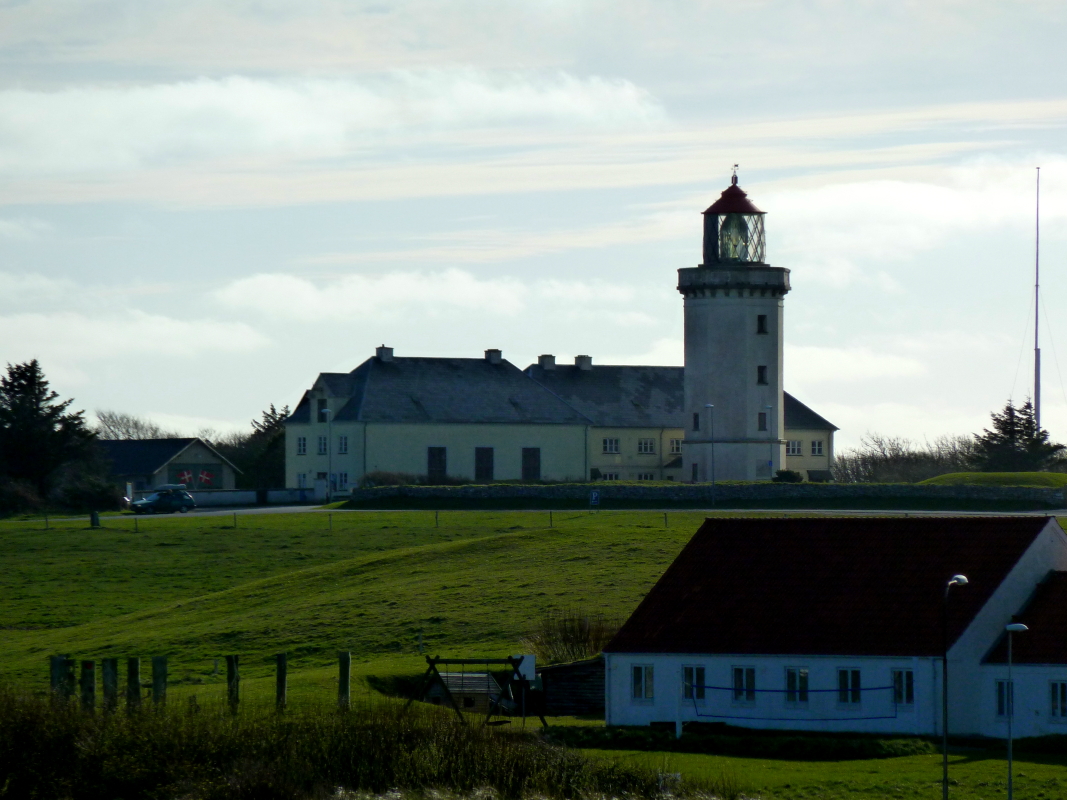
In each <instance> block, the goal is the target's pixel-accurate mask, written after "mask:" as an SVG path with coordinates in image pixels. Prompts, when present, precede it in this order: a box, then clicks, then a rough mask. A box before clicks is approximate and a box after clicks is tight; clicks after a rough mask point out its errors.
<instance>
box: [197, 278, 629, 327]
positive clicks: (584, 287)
mask: <svg viewBox="0 0 1067 800" xmlns="http://www.w3.org/2000/svg"><path fill="white" fill-rule="evenodd" d="M636 294H637V292H636V289H635V287H632V286H614V285H608V284H600V283H583V282H581V281H563V280H546V281H539V282H535V283H532V284H527V283H524V282H522V281H520V280H518V279H516V278H510V277H501V278H488V279H483V278H478V277H476V276H474V275H472V274H470V273H469V272H465V271H463V270H460V269H454V268H453V269H446V270H443V271H440V272H425V273H421V272H392V273H388V274H384V275H359V274H356V275H345V276H343V277H340V278H335V279H333V280H329V281H326V282H324V283H322V284H321V285H317V284H315V283H313V282H312V281H310V280H307V279H305V278H297V277H295V276H292V275H282V274H269V275H254V276H252V277H248V278H240V279H238V280H236V281H234V282H232V283H230V284H229V285H227V286H225V287H223V288H222V289H220V290H218V291H216V292H215V293H214V297H215V299H216V300H217V301H218V302H219V303H221V304H222V305H224V306H226V307H228V308H233V309H247V310H251V311H256V312H259V313H261V314H264V315H266V316H270V317H274V318H282V319H295V320H305V321H319V320H328V319H332V320H337V319H341V320H344V319H355V318H373V319H378V320H387V319H397V318H407V317H410V316H412V315H417V318H423V319H429V318H443V317H452V316H455V315H457V314H464V313H470V312H477V313H479V314H488V315H490V316H494V317H498V318H500V319H501V320H502V321H503V320H506V319H507V318H510V317H512V316H514V315H516V314H519V313H520V312H522V311H523V310H524V309H525V308H526V307H527V305H528V304H529V303H532V302H534V303H535V302H538V301H543V302H546V303H552V304H553V307H554V308H557V309H558V308H559V307H560V306H563V307H565V308H577V307H585V308H586V309H587V310H589V309H588V306H589V305H590V304H592V303H593V302H594V301H595V302H599V303H607V304H618V305H623V304H626V303H628V302H630V301H631V300H633V299H634V298H635V297H636ZM631 321H633V320H631ZM502 324H503V322H502Z"/></svg>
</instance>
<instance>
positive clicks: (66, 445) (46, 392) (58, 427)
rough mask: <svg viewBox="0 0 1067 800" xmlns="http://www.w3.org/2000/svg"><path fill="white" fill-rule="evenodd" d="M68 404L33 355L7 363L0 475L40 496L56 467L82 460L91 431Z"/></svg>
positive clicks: (0, 386) (0, 400) (1, 388)
mask: <svg viewBox="0 0 1067 800" xmlns="http://www.w3.org/2000/svg"><path fill="white" fill-rule="evenodd" d="M57 401H58V402H57ZM72 402H73V400H62V401H59V395H58V394H57V393H56V392H54V391H52V390H51V389H49V387H48V381H47V380H46V379H45V377H44V373H43V372H42V371H41V365H40V364H39V363H38V362H37V359H34V360H32V361H29V362H27V363H25V364H15V365H11V364H8V365H7V374H6V375H5V376H3V377H2V378H0V474H2V475H4V476H6V477H8V478H11V479H12V480H16V481H25V482H26V483H29V484H30V485H32V486H33V487H34V488H35V489H36V490H37V492H38V493H39V494H40V495H41V496H42V497H44V496H45V495H47V494H48V491H49V489H50V488H51V487H52V483H53V480H54V479H55V477H56V475H57V473H58V472H59V470H60V468H61V467H63V466H65V465H67V464H70V463H72V462H76V461H81V460H83V459H85V458H87V457H88V456H89V453H90V447H91V446H92V442H93V438H94V437H93V433H92V431H90V430H89V429H88V428H87V427H86V425H85V419H84V417H83V415H84V412H83V411H75V412H69V411H68V410H67V409H68V408H69V407H70V404H71V403H72Z"/></svg>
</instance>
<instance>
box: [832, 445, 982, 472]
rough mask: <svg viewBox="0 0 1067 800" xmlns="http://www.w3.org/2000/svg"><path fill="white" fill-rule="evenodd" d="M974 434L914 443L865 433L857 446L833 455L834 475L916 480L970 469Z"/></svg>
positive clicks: (972, 459) (973, 452) (972, 460)
mask: <svg viewBox="0 0 1067 800" xmlns="http://www.w3.org/2000/svg"><path fill="white" fill-rule="evenodd" d="M974 455H975V440H974V437H973V436H967V435H961V436H939V437H937V438H936V439H934V440H933V441H930V440H927V441H924V442H923V443H922V444H917V443H915V442H913V441H911V440H910V439H905V438H903V437H899V436H883V435H882V434H878V433H867V434H865V435H864V436H863V438H862V439H860V445H859V447H854V448H852V449H850V450H844V451H841V452H839V453H838V454H837V455H836V456H835V458H834V478H835V480H837V481H839V482H841V483H915V482H918V481H923V480H926V479H927V478H934V477H937V476H938V475H945V474H946V473H949V472H965V471H967V470H969V469H971V465H972V464H973V462H974Z"/></svg>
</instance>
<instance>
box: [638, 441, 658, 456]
mask: <svg viewBox="0 0 1067 800" xmlns="http://www.w3.org/2000/svg"><path fill="white" fill-rule="evenodd" d="M637 452H638V453H640V454H641V455H643V456H649V455H655V454H656V440H655V439H638V440H637Z"/></svg>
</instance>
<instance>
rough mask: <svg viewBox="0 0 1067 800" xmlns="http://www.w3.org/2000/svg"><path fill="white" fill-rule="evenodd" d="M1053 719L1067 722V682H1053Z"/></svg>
mask: <svg viewBox="0 0 1067 800" xmlns="http://www.w3.org/2000/svg"><path fill="white" fill-rule="evenodd" d="M1051 713H1052V718H1053V719H1055V720H1058V721H1060V722H1063V721H1065V720H1067V681H1053V682H1052V712H1051Z"/></svg>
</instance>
